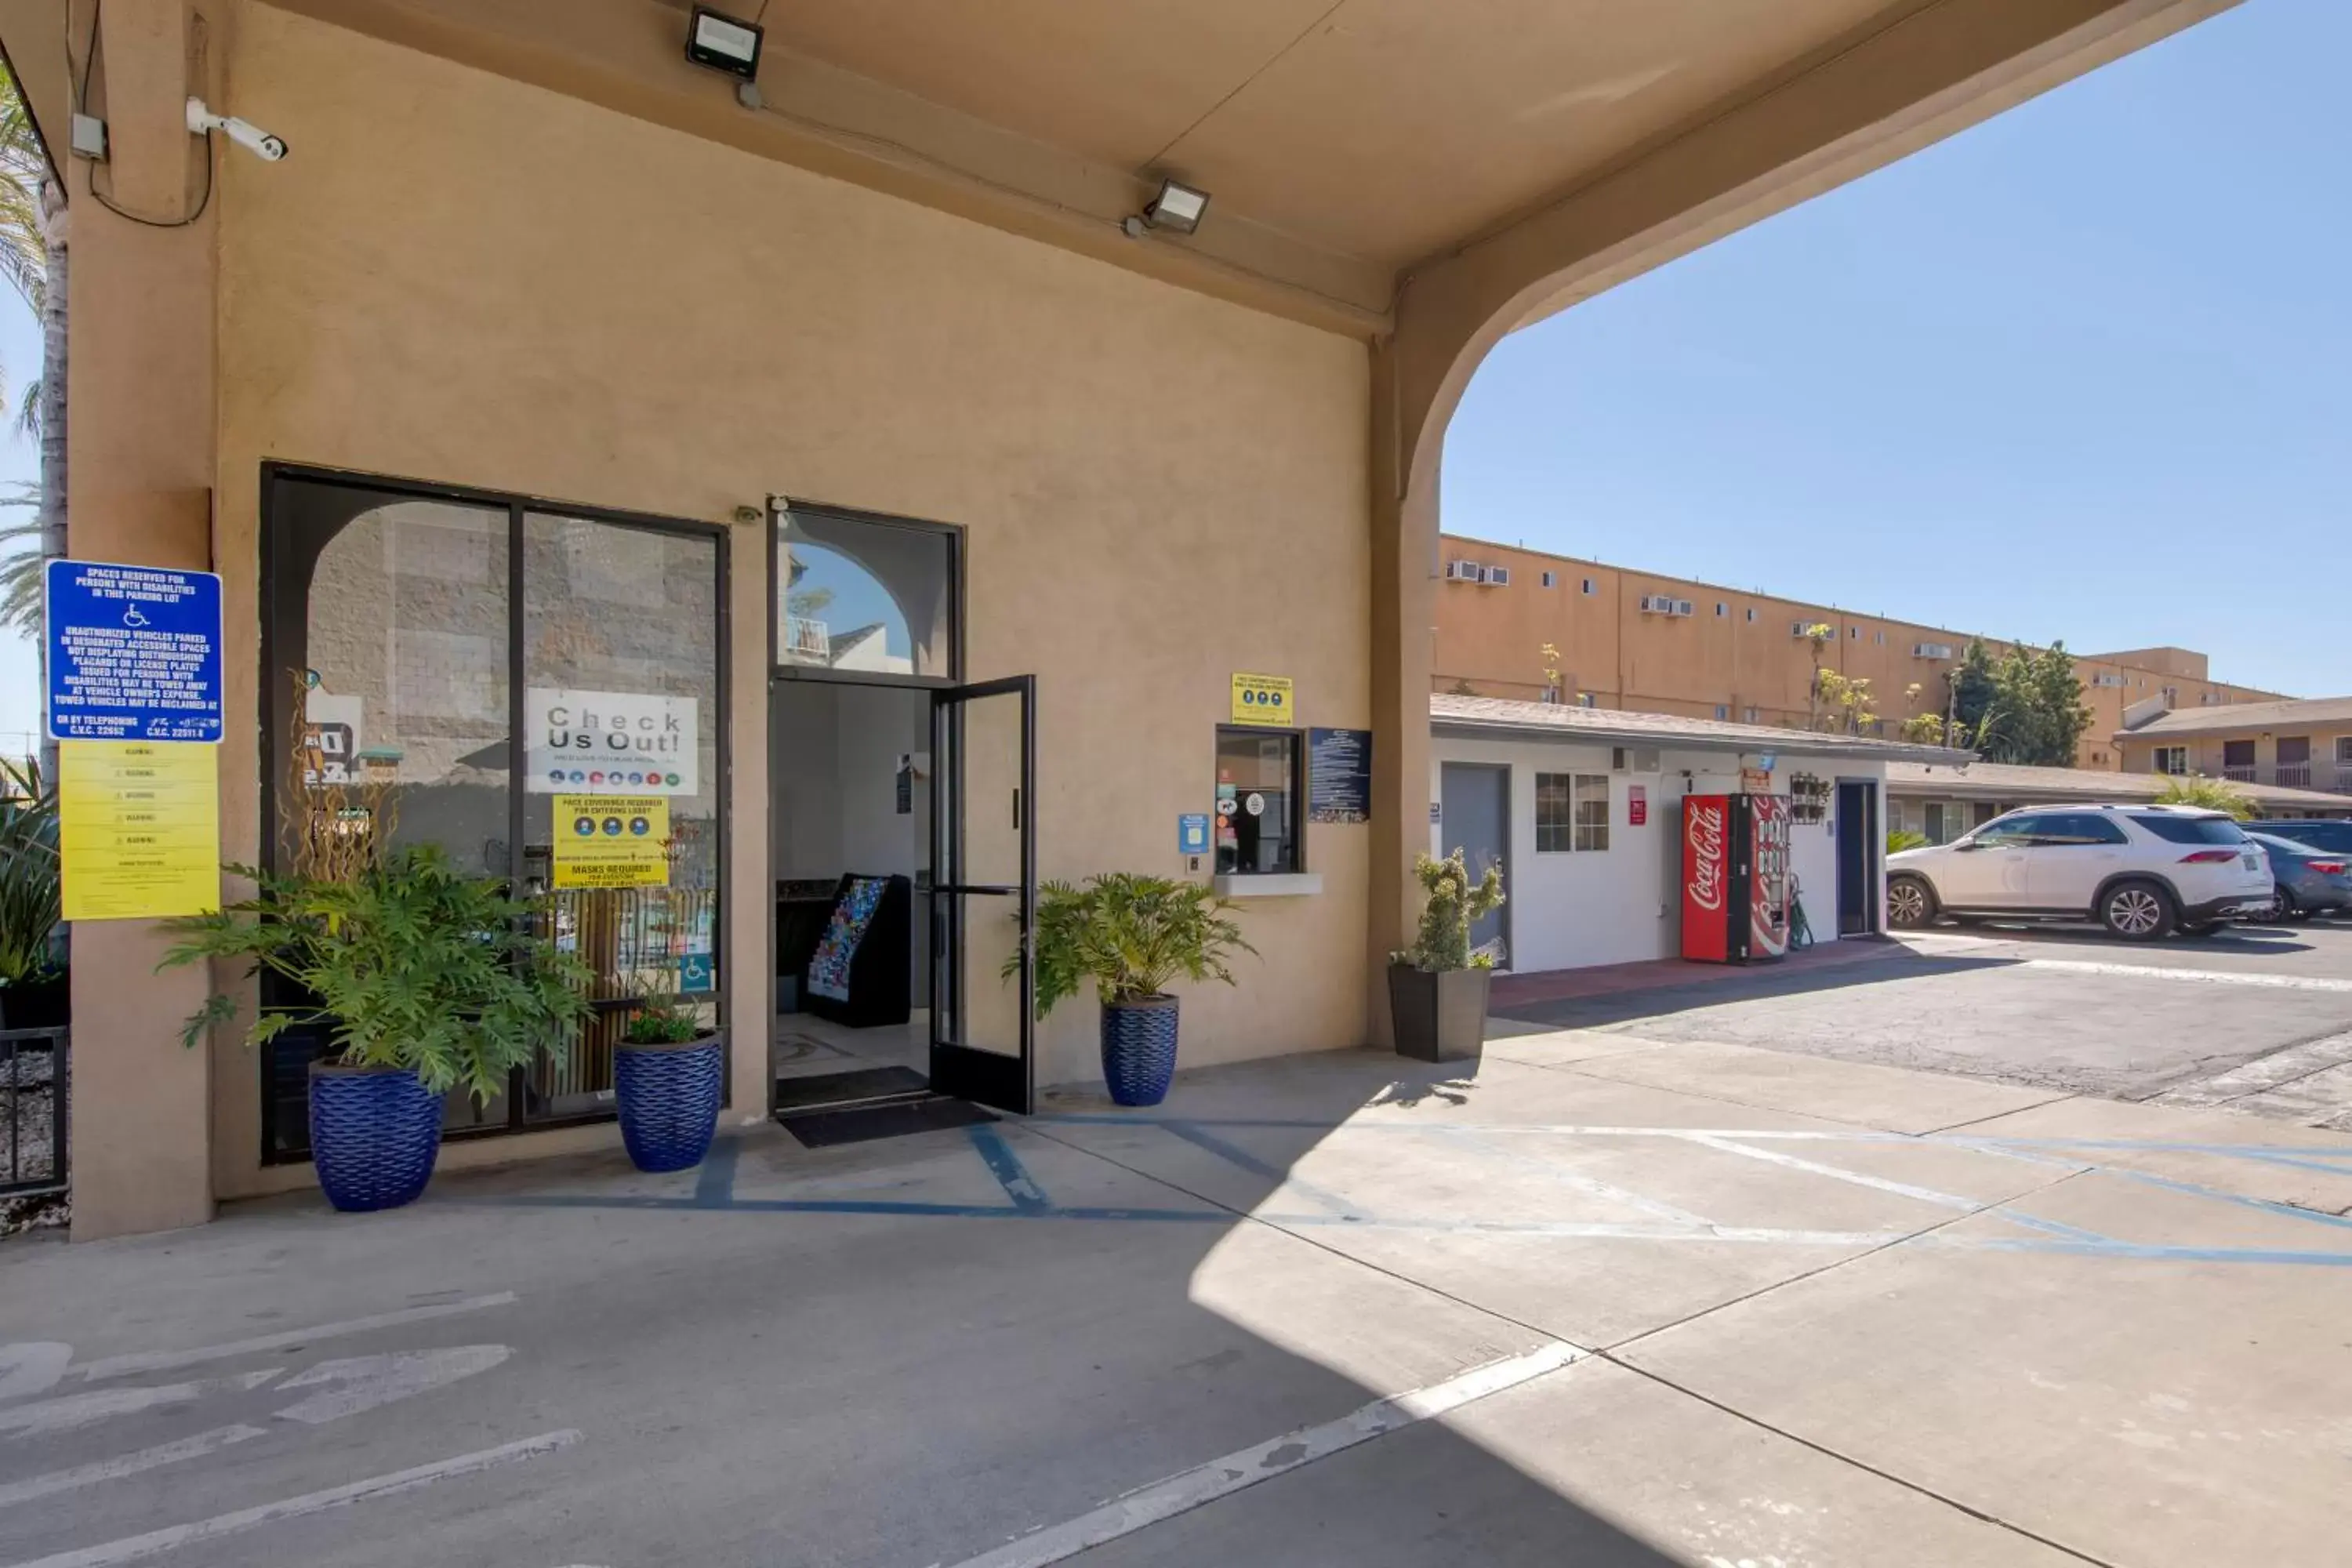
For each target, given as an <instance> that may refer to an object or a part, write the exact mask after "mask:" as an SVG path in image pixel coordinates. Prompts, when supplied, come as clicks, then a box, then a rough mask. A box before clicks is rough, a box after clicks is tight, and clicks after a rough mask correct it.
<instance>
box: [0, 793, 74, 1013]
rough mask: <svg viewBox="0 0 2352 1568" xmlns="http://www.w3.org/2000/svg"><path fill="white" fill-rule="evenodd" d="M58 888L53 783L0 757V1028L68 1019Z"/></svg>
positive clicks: (56, 830)
mask: <svg viewBox="0 0 2352 1568" xmlns="http://www.w3.org/2000/svg"><path fill="white" fill-rule="evenodd" d="M59 891H60V884H59V882H58V792H57V786H56V785H55V784H50V783H48V782H47V781H46V780H44V779H43V778H42V777H41V769H40V764H38V763H33V762H26V763H21V764H20V763H10V762H6V761H0V1029H52V1028H56V1027H58V1026H60V1025H62V1024H64V1023H65V1022H66V1021H67V1014H68V996H69V992H68V986H67V983H66V966H65V952H64V945H65V944H64V941H63V939H62V936H61V934H60V932H59V930H58V894H59Z"/></svg>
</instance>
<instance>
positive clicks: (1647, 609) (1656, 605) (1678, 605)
mask: <svg viewBox="0 0 2352 1568" xmlns="http://www.w3.org/2000/svg"><path fill="white" fill-rule="evenodd" d="M1642 613H1643V615H1646V616H1687V615H1689V614H1690V613H1691V602H1690V601H1689V600H1688V599H1675V598H1669V597H1667V596H1666V595H1664V594H1644V595H1642Z"/></svg>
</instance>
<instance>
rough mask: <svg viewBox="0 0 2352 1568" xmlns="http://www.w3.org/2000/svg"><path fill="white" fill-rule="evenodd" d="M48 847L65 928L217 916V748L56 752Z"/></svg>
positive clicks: (142, 746)
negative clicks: (54, 811)
mask: <svg viewBox="0 0 2352 1568" xmlns="http://www.w3.org/2000/svg"><path fill="white" fill-rule="evenodd" d="M58 849H59V851H60V856H61V859H62V862H63V864H62V874H63V879H64V888H63V889H62V891H63V906H64V907H63V910H62V913H63V914H64V916H65V918H66V919H67V920H69V921H136V920H161V919H164V918H166V917H169V916H173V915H200V914H204V913H206V912H207V911H209V910H216V909H218V908H220V748H219V747H218V746H207V745H202V744H196V743H191V742H173V741H60V742H58Z"/></svg>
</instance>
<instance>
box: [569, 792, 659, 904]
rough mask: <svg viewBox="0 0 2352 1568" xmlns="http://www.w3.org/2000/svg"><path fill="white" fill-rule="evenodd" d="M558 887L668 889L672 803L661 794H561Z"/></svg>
mask: <svg viewBox="0 0 2352 1568" xmlns="http://www.w3.org/2000/svg"><path fill="white" fill-rule="evenodd" d="M550 798H551V805H552V806H553V808H554V821H555V885H556V886H557V887H559V888H663V887H667V886H668V885H669V802H668V801H667V799H665V798H664V797H662V796H660V795H554V796H551V797H550Z"/></svg>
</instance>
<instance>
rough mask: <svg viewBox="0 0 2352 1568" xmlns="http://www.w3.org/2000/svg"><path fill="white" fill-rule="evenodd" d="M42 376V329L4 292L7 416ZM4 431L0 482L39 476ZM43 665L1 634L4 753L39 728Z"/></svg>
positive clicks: (0, 310)
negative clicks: (30, 382)
mask: <svg viewBox="0 0 2352 1568" xmlns="http://www.w3.org/2000/svg"><path fill="white" fill-rule="evenodd" d="M38 374H41V329H40V323H39V322H37V321H35V320H34V319H33V313H32V312H31V311H30V310H26V309H25V306H24V304H23V302H22V301H21V300H18V299H17V298H16V294H15V292H14V291H13V290H10V289H5V288H0V377H5V380H0V391H5V393H6V395H7V396H6V405H7V412H8V413H9V414H10V415H12V416H13V415H14V414H15V413H16V398H17V396H18V395H19V394H21V393H22V392H23V391H24V388H25V383H26V381H27V380H29V379H31V378H32V377H34V376H37V375H38ZM9 425H10V428H8V429H7V430H6V431H5V433H0V483H5V481H8V480H13V479H27V480H30V479H38V478H39V477H40V472H41V465H40V454H39V453H38V452H37V451H36V450H35V449H34V447H33V443H32V442H30V441H28V440H26V439H25V438H24V437H20V436H18V435H17V434H16V430H15V428H14V420H13V419H11V420H10V421H9ZM31 516H32V514H31V512H29V511H26V510H18V509H16V508H13V507H12V508H10V509H9V510H6V511H5V512H0V520H5V521H11V522H13V521H16V520H17V519H19V518H23V519H26V520H29V519H30V518H31ZM40 684H41V667H40V665H39V663H38V661H37V655H36V654H35V652H34V648H33V645H32V644H31V643H30V642H29V641H26V639H24V638H22V637H16V636H15V635H14V634H13V633H9V632H5V631H0V755H5V756H11V757H15V756H22V755H24V754H25V751H26V746H27V744H28V738H29V737H30V736H31V735H32V734H33V733H34V732H35V731H37V730H38V729H39V728H40V724H41V693H40Z"/></svg>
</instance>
